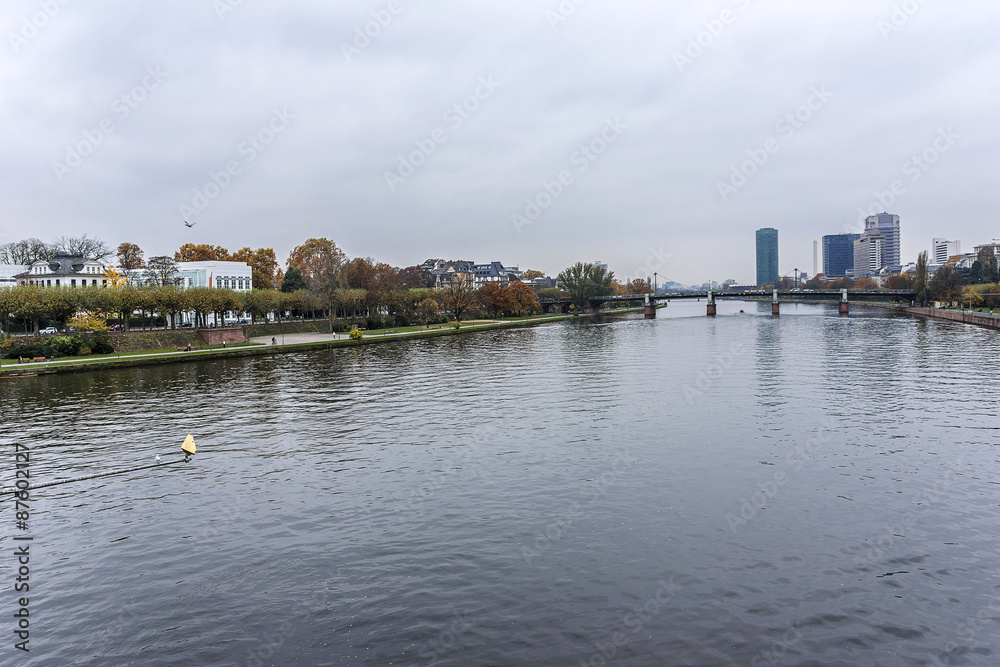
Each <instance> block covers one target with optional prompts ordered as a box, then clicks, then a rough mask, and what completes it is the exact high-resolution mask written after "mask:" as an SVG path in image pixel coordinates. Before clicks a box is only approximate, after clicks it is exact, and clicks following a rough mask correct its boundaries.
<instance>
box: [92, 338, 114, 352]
mask: <svg viewBox="0 0 1000 667" xmlns="http://www.w3.org/2000/svg"><path fill="white" fill-rule="evenodd" d="M91 350H92V351H93V354H111V353H112V352H114V351H115V348H114V346H113V345H112V344H111V343H109V342H107V341H105V340H99V341H95V342H94V345H93V347H92V348H91Z"/></svg>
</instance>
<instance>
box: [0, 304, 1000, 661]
mask: <svg viewBox="0 0 1000 667" xmlns="http://www.w3.org/2000/svg"><path fill="white" fill-rule="evenodd" d="M704 307H705V306H704V303H681V302H673V303H671V304H670V305H669V307H668V308H666V309H662V310H660V311H659V313H658V315H659V317H658V319H656V320H652V321H647V320H643V319H642V318H641V315H640V316H624V317H619V318H610V319H605V320H603V321H594V320H591V319H589V318H588V319H580V320H576V321H571V322H560V323H553V324H548V325H544V326H538V327H533V328H523V329H512V330H504V331H487V332H479V333H470V334H466V335H460V336H452V337H443V338H434V339H427V340H408V341H399V342H397V343H393V344H385V345H374V346H368V347H359V348H350V349H336V350H326V351H312V352H303V353H295V354H287V355H277V356H267V357H254V358H245V359H228V360H219V361H210V362H192V363H186V364H176V365H168V366H157V367H147V368H133V369H124V370H115V371H97V372H92V373H84V374H79V375H66V376H53V377H38V378H27V379H16V380H4V381H2V382H0V402H2V403H0V407H2V411H3V425H4V428H3V433H2V438H3V447H4V450H3V451H4V460H5V461H6V462H7V463H6V465H5V468H6V469H5V471H4V477H3V483H4V485H8V484H11V483H12V482H13V480H14V457H13V454H14V444H15V443H18V444H20V445H22V446H26V447H28V448H30V474H31V479H32V480H33V481H34V482H35V483H41V482H43V481H49V480H52V479H56V478H59V477H68V476H75V475H86V474H92V473H95V472H101V471H104V470H109V469H113V468H121V467H128V466H135V465H141V464H143V463H152V462H153V461H154V457H155V455H156V454H161V456H162V457H163V459H164V460H173V459H175V458H177V456H178V454H179V453H180V449H179V447H180V443H181V441H182V440H183V438H184V436H185V435H187V434H188V433H191V434H193V435H194V436H195V438H196V440H197V443H198V453H197V454H196V455H195V457H194V458H193V460H192V461H191V462H189V463H186V464H179V465H170V466H163V467H161V468H157V469H152V470H147V471H140V472H137V473H133V474H129V475H124V476H119V477H109V478H103V479H96V480H91V481H86V482H80V483H77V484H70V485H64V486H57V487H52V488H49V489H39V490H36V491H35V492H34V493H33V494H32V496H31V500H30V525H29V527H28V530H27V531H19V530H17V529H15V512H14V507H13V502H12V501H9V500H3V501H0V508H2V510H0V522H2V524H3V530H0V549H2V552H3V553H4V554H5V557H4V558H2V559H0V590H2V591H3V600H4V603H3V608H4V609H5V610H6V611H5V612H4V613H3V614H2V618H4V619H6V620H4V621H2V622H0V631H2V632H0V636H2V637H4V638H5V639H4V644H3V646H0V662H2V663H4V664H15V663H14V659H15V658H16V659H18V664H30V665H102V666H104V665H147V664H156V665H265V664H266V665H271V664H275V665H299V664H301V665H356V664H367V665H432V664H437V665H480V664H493V665H520V664H537V665H541V664H545V665H604V664H609V665H610V664H621V665H725V664H733V665H762V664H817V665H818V664H826V665H829V664H842V665H903V664H906V665H938V664H983V665H987V664H988V665H993V664H997V662H998V660H1000V657H998V655H997V652H998V649H1000V623H998V620H997V619H1000V520H998V509H1000V508H998V504H1000V503H998V498H1000V458H998V454H1000V449H998V442H1000V416H998V412H1000V407H998V406H1000V385H998V383H997V382H996V373H997V371H996V368H995V367H994V364H995V363H996V360H997V358H998V357H1000V337H998V336H997V333H996V332H994V331H990V330H986V329H979V328H975V327H971V326H966V325H962V324H958V323H952V322H942V321H927V320H921V319H911V318H909V317H895V316H889V315H887V313H886V311H883V310H880V309H877V308H868V309H866V308H859V307H855V309H854V312H852V314H851V315H850V317H840V316H838V314H837V311H836V307H835V306H825V305H798V306H795V305H790V304H783V306H782V308H783V310H782V314H781V316H780V317H778V318H772V317H771V315H770V304H765V303H761V304H755V303H732V302H721V303H720V304H719V315H718V316H717V317H714V318H708V317H705V316H704ZM740 309H743V310H745V311H746V312H745V313H740V312H739V310H740ZM28 534H30V536H31V537H32V538H33V540H32V541H31V542H30V550H31V565H30V568H31V575H30V576H31V579H30V603H29V606H30V614H31V616H30V618H31V622H30V640H29V641H30V643H29V647H30V652H29V653H23V652H21V651H18V650H16V649H14V646H13V645H14V643H15V642H16V641H18V639H17V638H16V635H14V634H13V630H15V629H16V620H17V619H15V618H14V617H13V615H12V612H13V611H15V610H16V608H17V607H16V599H17V598H18V597H19V595H21V594H15V593H14V591H13V590H12V589H13V586H14V584H15V578H16V576H17V569H16V568H17V564H16V562H15V560H14V559H13V558H11V557H10V555H9V554H11V553H12V552H13V551H14V549H15V546H16V545H20V544H24V543H23V542H15V541H14V540H13V538H14V537H15V536H22V537H23V536H25V535H28Z"/></svg>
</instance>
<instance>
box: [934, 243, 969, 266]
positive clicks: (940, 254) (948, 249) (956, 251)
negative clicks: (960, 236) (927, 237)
mask: <svg viewBox="0 0 1000 667" xmlns="http://www.w3.org/2000/svg"><path fill="white" fill-rule="evenodd" d="M961 254H962V242H961V241H949V240H947V239H934V240H933V241H931V261H932V262H933V263H935V264H944V263H945V262H947V261H948V258H949V257H954V256H955V255H961Z"/></svg>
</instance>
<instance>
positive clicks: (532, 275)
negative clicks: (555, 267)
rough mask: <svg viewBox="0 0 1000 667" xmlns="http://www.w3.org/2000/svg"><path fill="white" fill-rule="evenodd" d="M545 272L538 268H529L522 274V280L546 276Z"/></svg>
mask: <svg viewBox="0 0 1000 667" xmlns="http://www.w3.org/2000/svg"><path fill="white" fill-rule="evenodd" d="M544 277H545V274H544V273H542V272H541V271H538V270H536V269H528V270H527V271H525V272H524V273H522V274H521V280H523V281H525V282H527V281H529V280H534V279H535V278H544Z"/></svg>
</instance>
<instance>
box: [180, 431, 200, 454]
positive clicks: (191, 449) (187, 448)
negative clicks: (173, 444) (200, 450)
mask: <svg viewBox="0 0 1000 667" xmlns="http://www.w3.org/2000/svg"><path fill="white" fill-rule="evenodd" d="M181 449H182V450H184V453H185V454H187V455H188V456H191V455H192V454H194V453H195V450H196V449H197V448H196V447H195V446H194V436H193V435H189V436H188V437H186V438H184V444H183V445H181Z"/></svg>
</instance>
